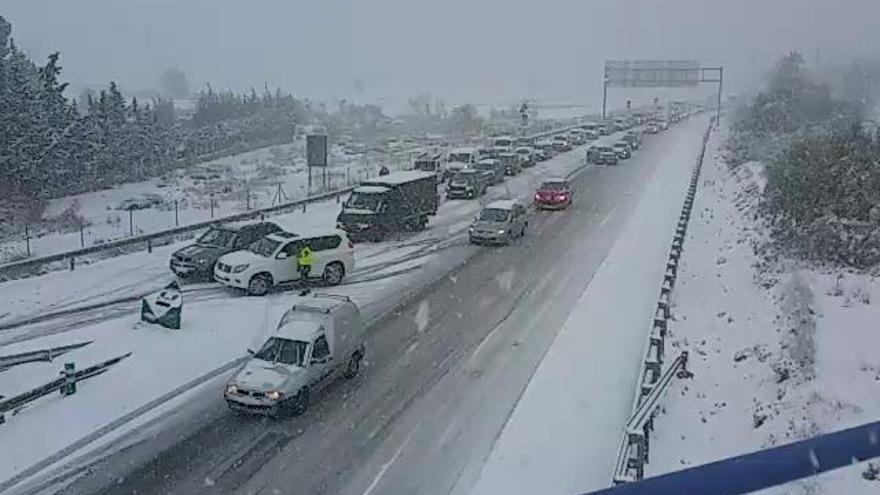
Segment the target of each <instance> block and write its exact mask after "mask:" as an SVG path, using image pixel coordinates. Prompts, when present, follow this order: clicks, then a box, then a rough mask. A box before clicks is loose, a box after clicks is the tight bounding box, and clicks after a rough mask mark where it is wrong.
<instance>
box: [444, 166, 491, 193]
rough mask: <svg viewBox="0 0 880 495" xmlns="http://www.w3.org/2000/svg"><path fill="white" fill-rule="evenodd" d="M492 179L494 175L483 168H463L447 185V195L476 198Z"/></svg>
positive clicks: (484, 190)
mask: <svg viewBox="0 0 880 495" xmlns="http://www.w3.org/2000/svg"><path fill="white" fill-rule="evenodd" d="M491 181H492V175H490V174H489V173H488V172H485V171H482V170H472V169H471V170H462V171H460V172H458V173H456V174H455V175H454V176H453V177H452V179H450V180H449V184H447V185H446V197H447V198H450V199H456V198H476V197H478V196H482V195H483V194H484V193H485V192H486V188H488V187H489V183H490V182H491Z"/></svg>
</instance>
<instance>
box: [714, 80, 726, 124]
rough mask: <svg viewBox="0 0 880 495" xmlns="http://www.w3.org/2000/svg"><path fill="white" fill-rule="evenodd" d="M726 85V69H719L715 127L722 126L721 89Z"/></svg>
mask: <svg viewBox="0 0 880 495" xmlns="http://www.w3.org/2000/svg"><path fill="white" fill-rule="evenodd" d="M723 85H724V67H719V68H718V109H717V111H716V113H715V125H716V126H720V125H721V87H722V86H723Z"/></svg>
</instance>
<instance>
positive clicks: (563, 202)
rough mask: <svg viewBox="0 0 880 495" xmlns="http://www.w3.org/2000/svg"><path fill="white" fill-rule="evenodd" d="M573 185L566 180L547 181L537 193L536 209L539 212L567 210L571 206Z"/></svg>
mask: <svg viewBox="0 0 880 495" xmlns="http://www.w3.org/2000/svg"><path fill="white" fill-rule="evenodd" d="M572 196H574V194H573V193H572V191H571V183H570V182H569V181H568V180H566V179H547V180H545V181H544V183H543V184H541V187H539V188H538V191H537V192H536V193H535V207H536V208H538V209H539V210H543V209H548V208H553V209H562V208H567V207H568V205H570V204H571V200H572Z"/></svg>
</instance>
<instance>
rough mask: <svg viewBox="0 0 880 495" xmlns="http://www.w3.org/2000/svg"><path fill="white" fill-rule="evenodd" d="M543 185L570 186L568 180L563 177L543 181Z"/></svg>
mask: <svg viewBox="0 0 880 495" xmlns="http://www.w3.org/2000/svg"><path fill="white" fill-rule="evenodd" d="M541 183H542V184H548V183H549V184H560V183H561V184H568V179H565V178H562V177H548V178H546V179H544V180H542V181H541Z"/></svg>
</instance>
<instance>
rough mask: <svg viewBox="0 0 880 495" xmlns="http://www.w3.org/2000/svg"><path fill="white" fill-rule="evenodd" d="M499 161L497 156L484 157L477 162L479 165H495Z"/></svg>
mask: <svg viewBox="0 0 880 495" xmlns="http://www.w3.org/2000/svg"><path fill="white" fill-rule="evenodd" d="M497 163H498V160H497V159H495V158H483V159H482V160H480V161H478V162H477V165H495V164H497Z"/></svg>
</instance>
